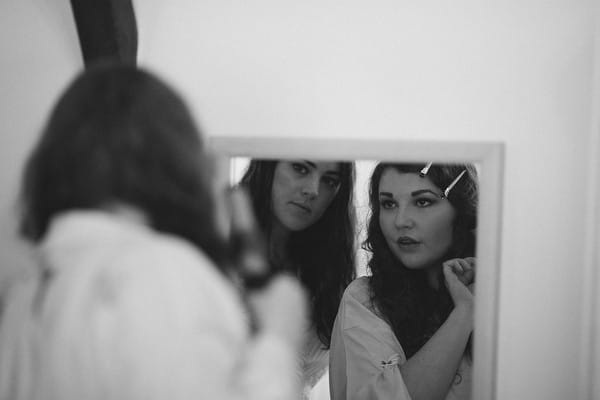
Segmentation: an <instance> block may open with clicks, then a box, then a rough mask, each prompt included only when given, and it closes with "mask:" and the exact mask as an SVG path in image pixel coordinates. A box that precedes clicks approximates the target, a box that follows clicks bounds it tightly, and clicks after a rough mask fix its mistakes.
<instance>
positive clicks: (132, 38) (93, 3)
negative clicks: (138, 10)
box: [71, 0, 138, 67]
mask: <svg viewBox="0 0 600 400" xmlns="http://www.w3.org/2000/svg"><path fill="white" fill-rule="evenodd" d="M71 8H72V10H73V16H74V17H75V25H76V27H77V34H78V35H79V44H80V45H81V52H82V54H83V61H84V63H85V66H86V67H88V66H89V65H91V64H93V63H95V62H97V61H106V60H112V61H119V62H124V63H129V64H135V63H136V60H137V48H138V33H137V25H136V21H135V13H134V10H133V4H132V3H131V0H71Z"/></svg>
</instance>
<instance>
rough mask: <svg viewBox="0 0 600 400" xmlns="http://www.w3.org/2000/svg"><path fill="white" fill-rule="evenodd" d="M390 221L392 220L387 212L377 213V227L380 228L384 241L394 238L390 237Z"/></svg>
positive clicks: (391, 230)
mask: <svg viewBox="0 0 600 400" xmlns="http://www.w3.org/2000/svg"><path fill="white" fill-rule="evenodd" d="M392 223H393V221H392V219H391V218H390V215H389V214H387V213H385V212H382V213H380V214H379V228H381V233H383V237H384V238H385V240H386V241H390V240H394V239H393V238H392V239H391V236H392V232H393V229H392Z"/></svg>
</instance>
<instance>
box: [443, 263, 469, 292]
mask: <svg viewBox="0 0 600 400" xmlns="http://www.w3.org/2000/svg"><path fill="white" fill-rule="evenodd" d="M444 264H448V265H450V267H451V268H452V270H453V271H454V273H455V274H456V276H457V278H458V279H459V280H460V281H461V282H462V283H463V284H464V285H465V286H467V287H468V288H469V289H470V290H471V292H473V290H474V289H475V270H476V268H475V267H476V259H475V257H465V258H453V259H450V260H448V261H446V262H445V263H444Z"/></svg>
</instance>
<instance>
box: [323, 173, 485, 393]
mask: <svg viewBox="0 0 600 400" xmlns="http://www.w3.org/2000/svg"><path fill="white" fill-rule="evenodd" d="M369 202H370V208H371V215H370V220H369V222H368V227H367V239H366V241H365V243H364V245H363V247H364V248H365V249H366V250H367V251H369V252H370V253H371V255H372V257H371V259H370V261H369V263H368V268H369V270H370V272H371V276H368V277H361V278H358V279H357V280H355V281H354V282H352V283H351V284H350V285H349V287H348V288H347V290H346V292H345V293H344V296H343V298H342V302H341V305H340V310H339V313H338V316H337V319H336V322H335V326H334V330H333V334H332V341H331V359H330V366H331V370H330V387H331V394H332V399H335V400H339V399H344V400H350V399H367V398H368V399H390V398H394V399H414V400H420V399H469V398H470V390H471V364H472V361H471V360H472V357H471V343H470V337H471V333H472V330H473V286H474V281H475V258H474V255H475V234H474V231H475V228H476V225H477V223H476V216H477V202H478V184H477V176H476V171H475V168H474V167H473V166H472V165H454V164H453V165H442V164H435V163H434V164H431V163H430V164H427V165H426V166H424V165H423V164H388V163H380V164H378V165H377V167H376V168H375V170H374V171H373V174H372V177H371V182H370V188H369Z"/></svg>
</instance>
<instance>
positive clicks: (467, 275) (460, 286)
mask: <svg viewBox="0 0 600 400" xmlns="http://www.w3.org/2000/svg"><path fill="white" fill-rule="evenodd" d="M473 262H474V259H473ZM442 269H443V272H444V281H445V284H446V287H447V288H448V292H449V293H450V297H452V301H453V302H454V305H455V306H459V305H466V306H468V307H472V306H473V293H472V285H473V282H474V279H475V272H474V268H473V266H472V265H471V264H470V263H469V262H468V261H465V259H458V258H454V259H451V260H448V261H445V262H444V263H443V264H442Z"/></svg>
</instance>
